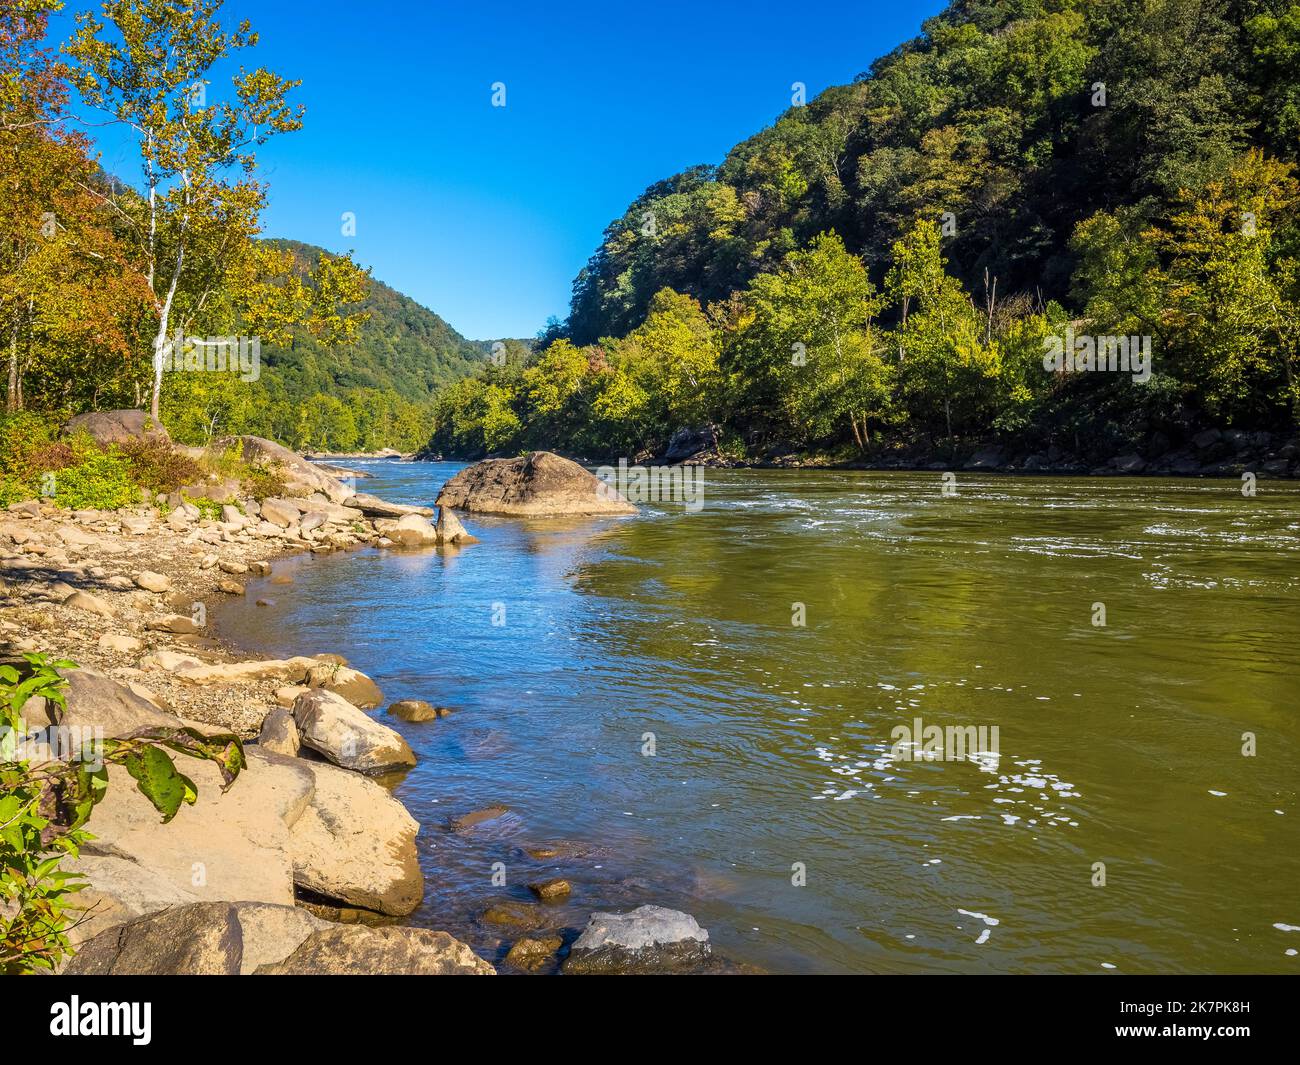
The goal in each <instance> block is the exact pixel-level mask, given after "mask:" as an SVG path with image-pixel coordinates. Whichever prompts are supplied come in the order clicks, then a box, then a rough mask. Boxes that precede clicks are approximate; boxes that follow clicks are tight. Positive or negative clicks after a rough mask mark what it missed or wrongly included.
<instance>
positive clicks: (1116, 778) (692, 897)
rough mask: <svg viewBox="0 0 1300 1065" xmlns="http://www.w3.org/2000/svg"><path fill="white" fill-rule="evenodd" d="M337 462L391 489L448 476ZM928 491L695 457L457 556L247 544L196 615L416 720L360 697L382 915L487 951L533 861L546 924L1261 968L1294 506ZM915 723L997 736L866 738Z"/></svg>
mask: <svg viewBox="0 0 1300 1065" xmlns="http://www.w3.org/2000/svg"><path fill="white" fill-rule="evenodd" d="M362 468H364V469H366V470H367V472H369V473H370V474H371V475H372V476H371V478H370V479H368V480H366V481H365V482H364V484H365V490H367V491H372V492H374V493H376V494H378V495H381V496H384V497H386V498H390V499H394V500H398V501H403V502H412V503H425V504H429V503H432V501H433V498H434V497H435V495H436V494H437V490H438V488H439V487H440V486H441V484H442V483H443V482H444V481H445V480H446V479H447V478H448V477H450V476H451V475H452V474H453V473H454V472H456V470H458V469H460V468H461V466H460V464H456V463H400V462H371V463H366V464H363V467H362ZM947 487H948V492H947V493H946V492H945V483H944V480H943V478H942V477H941V475H940V474H938V473H875V472H858V471H803V470H780V471H775V470H774V471H762V470H735V471H712V470H711V471H708V473H707V475H706V481H705V494H704V500H705V504H704V506H703V508H702V509H699V510H698V511H697V512H692V511H693V510H694V508H688V507H684V506H682V505H680V504H674V503H664V504H655V505H648V506H645V507H643V508H642V513H641V514H640V515H639V516H638V517H635V518H622V519H602V520H568V521H558V520H551V521H547V522H531V523H529V522H522V521H518V520H513V519H501V518H488V517H478V516H473V515H471V516H467V517H466V524H467V525H468V527H469V528H470V531H472V532H474V533H475V534H476V535H478V536H479V537H480V538H481V541H482V542H481V543H479V544H476V545H472V546H469V547H466V548H464V549H461V550H455V549H452V550H446V551H444V550H434V549H429V550H423V551H388V552H384V551H378V550H369V549H367V550H362V551H358V552H351V553H339V554H334V555H328V556H321V557H307V556H303V557H300V558H295V559H289V560H285V561H284V562H280V563H277V566H276V572H277V573H289V574H291V575H292V576H293V577H294V583H293V584H292V585H287V586H284V585H271V584H269V583H268V582H267V581H266V580H264V579H263V580H258V581H253V582H250V584H249V592H248V596H247V598H246V599H245V600H242V601H240V602H237V603H234V604H232V605H229V606H223V607H222V608H221V611H220V614H219V617H218V625H219V628H220V630H221V632H222V634H223V635H224V636H225V637H226V638H228V639H230V640H232V641H234V642H235V643H237V644H241V645H244V646H246V647H248V648H250V649H256V650H259V651H274V652H279V653H283V654H293V653H315V652H322V651H337V652H339V653H342V654H344V655H346V656H347V658H348V659H349V661H350V662H351V664H352V665H354V666H356V667H357V668H359V669H361V670H363V671H365V672H366V673H369V674H370V675H372V676H373V677H375V678H376V680H378V681H379V683H380V685H381V686H382V687H383V689H384V693H385V696H386V698H387V699H389V700H392V699H397V698H421V699H427V700H429V701H430V702H433V703H439V704H445V705H448V706H450V707H451V708H452V709H453V713H452V715H451V716H450V717H447V718H445V719H443V720H439V721H437V722H434V723H429V724H405V723H402V722H393V721H392V719H391V718H388V717H387V715H383V713H382V711H379V712H378V713H380V714H381V716H382V717H383V719H384V720H386V721H389V722H391V723H393V724H395V726H396V727H397V728H398V729H399V730H400V731H401V732H402V733H403V734H404V735H405V736H406V738H407V739H408V741H409V742H410V743H411V746H412V747H413V748H414V750H415V751H416V753H417V755H418V756H419V758H420V764H419V765H418V766H417V767H416V768H415V769H414V770H412V771H411V772H410V773H409V774H408V775H407V776H406V777H405V779H404V780H402V781H401V782H400V783H398V784H397V785H396V794H397V795H398V797H399V798H401V799H402V801H403V802H404V803H406V805H407V806H408V807H409V808H410V810H411V812H412V813H413V814H414V816H415V817H416V818H417V819H418V820H419V821H420V822H421V824H422V825H423V829H422V832H421V837H420V841H419V847H420V853H421V859H422V862H423V864H424V866H425V871H426V875H427V878H428V884H427V888H426V897H425V903H424V906H423V907H422V909H421V910H420V911H418V912H417V914H416V915H415V916H414V918H413V921H414V923H416V924H420V925H426V926H430V927H438V928H445V929H447V930H448V931H450V932H452V933H453V934H455V935H458V936H460V937H462V938H465V939H466V940H467V941H468V942H470V943H471V945H473V946H475V948H476V949H478V950H479V951H480V952H481V953H483V954H484V956H486V957H488V958H489V960H492V961H498V960H499V959H500V957H501V954H502V953H503V952H504V950H505V949H506V948H507V947H508V946H509V943H510V941H511V938H512V937H510V936H508V935H507V936H504V937H503V936H502V935H501V933H500V932H499V930H494V929H492V928H491V927H488V926H483V925H481V924H480V923H479V922H478V920H477V917H478V915H479V913H480V912H481V911H482V910H483V909H484V908H485V907H487V906H489V905H491V904H492V903H493V902H495V901H498V900H500V899H503V898H516V899H520V900H523V899H528V898H529V894H528V891H527V887H526V885H527V883H529V882H530V881H534V880H538V879H545V878H546V877H548V876H555V875H559V876H564V877H565V878H566V879H568V880H569V881H570V882H571V883H572V884H573V894H572V895H571V896H570V898H569V900H568V901H567V902H565V903H562V904H559V905H557V906H549V905H548V910H549V911H550V912H551V913H553V914H554V918H553V923H554V924H556V925H557V926H565V927H568V928H571V929H576V928H581V927H582V925H583V924H585V922H586V917H587V915H588V914H589V913H590V912H591V911H592V910H593V909H599V908H611V907H618V908H622V907H627V906H633V905H638V904H640V903H643V902H653V903H658V904H661V905H667V906H672V907H675V908H679V909H685V910H687V911H689V912H691V913H693V914H694V915H695V916H696V917H697V918H698V919H699V921H700V922H701V924H703V925H704V926H705V927H706V928H708V929H709V930H710V932H711V937H712V941H713V943H714V945H715V949H716V950H717V951H719V952H720V953H722V954H725V955H726V956H727V957H729V958H732V959H734V960H736V961H737V962H740V963H743V964H745V965H751V966H755V967H757V968H760V969H763V970H767V971H777V972H958V973H961V972H967V973H969V972H975V973H984V972H1009V973H1038V972H1070V973H1090V972H1091V973H1101V972H1119V973H1123V972H1127V973H1154V972H1176V973H1183V972H1296V971H1300V957H1298V956H1297V954H1296V951H1297V950H1300V831H1298V825H1300V808H1298V807H1297V803H1296V788H1297V778H1298V774H1297V767H1298V766H1300V683H1298V681H1300V573H1298V572H1297V559H1300V489H1298V488H1297V486H1295V485H1292V484H1286V483H1278V482H1260V484H1259V489H1258V494H1257V495H1255V496H1254V497H1247V496H1244V495H1243V494H1242V492H1241V488H1240V484H1239V483H1238V482H1232V481H1174V480H1168V481H1156V480H1146V479H1127V478H1114V479H1096V478H1094V479H1054V478H1014V479H1013V478H1006V477H996V476H984V475H974V474H961V475H959V476H958V478H957V480H956V483H955V484H952V485H949V486H947ZM954 493H955V494H954ZM259 597H264V598H267V599H270V600H272V603H271V605H269V606H264V607H258V606H256V605H255V600H256V599H257V598H259ZM1103 615H1104V617H1103ZM1103 621H1104V624H1101V622H1103ZM918 718H919V719H920V720H921V724H922V727H923V728H924V727H928V726H931V725H938V726H944V727H946V726H957V727H959V728H962V729H965V728H967V727H969V726H974V727H976V728H978V727H980V726H983V727H985V729H986V732H985V736H986V737H989V736H995V738H996V741H997V751H996V753H987V754H982V755H978V756H975V757H971V756H970V755H969V753H967V754H966V755H965V756H960V752H959V756H958V757H948V758H936V759H934V760H926V759H924V758H923V757H919V756H918V757H913V758H911V759H910V760H909V759H907V758H904V757H902V755H903V754H906V753H907V751H908V748H906V747H896V746H895V742H896V739H897V738H898V737H899V736H900V735H903V734H902V733H899V732H897V731H896V730H898V729H901V728H904V727H906V728H910V729H915V723H916V720H917V719H918ZM994 728H996V733H994V732H993V731H992V730H993V729H994ZM917 738H918V739H919V738H920V737H917ZM990 745H991V744H990ZM1252 752H1253V753H1252ZM949 753H950V754H951V752H949ZM492 803H504V804H506V805H508V806H509V807H510V813H509V814H507V815H506V816H504V817H502V818H500V819H498V820H496V821H494V822H490V823H488V824H485V825H483V826H480V827H479V828H478V829H477V830H475V831H472V832H469V833H466V834H463V835H457V834H453V833H449V832H447V831H444V830H443V827H442V826H443V824H444V823H445V821H446V819H447V818H449V817H451V816H454V815H456V814H461V813H465V812H467V811H469V810H473V809H476V808H478V807H483V806H486V805H489V804H492ZM555 840H561V841H566V843H568V844H571V845H573V846H570V847H569V848H567V850H568V851H572V852H573V854H572V855H571V856H567V857H560V858H556V859H554V860H550V861H535V860H533V859H531V858H529V857H527V855H526V854H525V853H524V852H523V850H522V848H524V847H526V846H532V845H534V844H538V843H542V842H546V841H555ZM496 863H500V864H496ZM494 872H495V874H496V875H495V880H496V881H497V882H494ZM502 876H504V878H505V881H506V883H505V885H504V886H501V885H500V883H499V881H500V879H501V877H502ZM1279 926H1281V927H1279Z"/></svg>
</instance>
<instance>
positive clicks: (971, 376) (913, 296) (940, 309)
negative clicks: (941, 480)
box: [885, 220, 998, 439]
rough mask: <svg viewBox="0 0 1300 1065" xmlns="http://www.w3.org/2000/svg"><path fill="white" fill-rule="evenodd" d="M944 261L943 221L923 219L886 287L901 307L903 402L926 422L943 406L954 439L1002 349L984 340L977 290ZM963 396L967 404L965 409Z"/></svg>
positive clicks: (904, 243)
mask: <svg viewBox="0 0 1300 1065" xmlns="http://www.w3.org/2000/svg"><path fill="white" fill-rule="evenodd" d="M944 267H945V260H944V258H943V255H942V253H941V252H940V250H939V226H938V225H937V224H936V223H935V222H933V221H926V220H921V221H918V222H917V223H916V225H914V226H913V227H912V229H911V230H910V231H909V232H908V233H907V235H906V236H904V237H903V239H902V240H900V241H897V242H896V243H895V244H894V247H893V266H892V267H891V268H890V271H889V274H888V276H887V277H886V279H885V289H886V291H887V292H888V294H889V298H890V302H891V303H892V304H893V305H894V306H895V307H897V308H898V310H899V317H900V322H899V325H898V328H897V329H896V330H895V331H894V337H895V341H896V350H897V355H898V377H899V385H900V389H901V394H902V401H903V404H904V406H905V408H906V409H907V412H908V413H909V414H910V415H913V416H914V417H916V418H917V420H918V421H920V422H921V423H922V424H932V423H933V421H934V419H935V418H936V416H937V415H938V414H940V413H941V414H942V415H943V421H944V428H945V430H946V433H947V436H948V437H949V438H950V439H951V438H952V436H953V429H954V424H955V422H956V421H957V420H958V418H959V417H960V416H961V415H962V414H963V413H969V412H973V411H974V410H977V409H979V407H981V406H982V405H983V403H984V401H985V400H986V399H987V395H988V390H987V385H988V384H989V383H991V382H993V381H994V380H995V379H996V377H997V375H998V364H997V352H996V349H995V348H994V347H993V345H991V344H985V343H982V342H981V340H980V334H981V332H984V333H985V335H986V337H987V330H985V329H982V328H981V322H980V320H979V317H978V315H977V314H976V312H975V308H974V306H973V305H972V303H971V301H970V297H969V296H968V295H967V294H966V292H965V291H964V290H963V289H962V286H961V282H960V281H958V280H957V279H956V278H955V277H952V276H950V275H949V274H948V273H947V271H946V270H945V269H944ZM963 403H964V404H965V405H966V408H967V409H966V411H963V410H961V409H959V408H958V405H959V404H963Z"/></svg>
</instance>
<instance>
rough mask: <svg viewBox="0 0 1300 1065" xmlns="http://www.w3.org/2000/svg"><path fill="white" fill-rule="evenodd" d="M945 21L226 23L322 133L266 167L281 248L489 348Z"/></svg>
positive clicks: (342, 8)
mask: <svg viewBox="0 0 1300 1065" xmlns="http://www.w3.org/2000/svg"><path fill="white" fill-rule="evenodd" d="M86 6H87V4H86V3H84V2H77V0H72V2H70V3H69V4H68V9H69V10H75V9H80V8H84V7H86ZM944 6H945V5H944V3H943V0H926V2H915V0H897V2H894V3H874V2H867V0H859V2H856V3H855V2H847V3H842V2H838V0H830V2H826V3H820V4H800V3H791V2H789V0H786V2H768V0H757V2H753V3H743V2H731V0H727V2H718V3H708V2H700V0H697V2H693V3H688V2H681V0H663V2H658V3H656V4H654V5H648V4H647V5H632V4H624V3H620V2H617V0H608V2H606V3H590V2H585V0H584V2H569V0H552V2H547V3H531V4H526V3H514V2H510V0H470V2H468V3H465V2H459V3H445V2H426V3H421V2H417V0H372V2H369V3H357V2H355V0H352V2H345V0H258V2H254V0H226V4H225V8H224V17H225V18H227V19H229V20H231V21H232V22H233V21H236V20H238V19H240V18H248V19H249V20H251V21H252V23H253V28H254V29H255V30H256V31H257V32H258V33H259V34H260V35H261V43H260V44H259V45H258V47H257V48H256V49H253V50H252V51H251V52H250V53H247V55H248V56H250V57H251V58H245V59H243V60H242V61H243V62H245V63H247V64H248V65H250V66H251V65H264V66H267V67H269V68H270V69H272V70H274V71H276V72H277V73H279V74H281V75H283V76H286V77H292V78H301V79H302V82H303V84H302V86H301V87H300V88H299V89H298V90H296V94H295V97H296V99H297V100H298V101H299V102H301V103H303V104H305V105H306V107H307V115H306V125H305V127H304V128H303V130H302V131H300V132H298V133H293V134H289V135H286V136H283V137H280V138H277V139H275V140H273V141H271V142H270V143H268V144H267V145H266V146H265V147H264V148H262V149H261V151H260V153H259V161H260V164H261V166H260V169H261V174H262V176H263V178H264V179H266V180H267V181H269V183H270V206H269V209H268V210H267V212H266V214H265V216H264V231H265V233H266V234H267V235H268V236H277V237H292V238H295V239H298V240H303V241H307V242H309V243H312V244H319V245H322V246H324V247H326V248H328V249H330V250H332V251H336V252H341V251H346V250H348V249H352V250H354V251H355V253H356V258H357V260H358V261H359V262H360V263H362V264H363V265H366V266H370V267H372V268H373V270H374V275H375V277H377V278H379V279H380V280H382V281H385V282H387V283H388V284H390V285H392V286H393V287H394V288H397V289H398V290H400V291H402V292H405V293H406V294H407V295H409V296H411V297H413V298H414V299H416V300H417V301H419V302H420V303H422V304H424V305H425V306H427V307H429V308H431V309H432V310H434V311H436V312H437V313H438V314H440V315H442V317H444V318H445V319H446V320H447V321H448V322H450V323H451V325H452V326H453V327H454V328H456V329H457V330H459V331H460V332H461V333H463V334H464V335H466V336H468V337H470V338H471V339H493V338H498V337H506V336H524V337H529V336H532V335H534V334H535V333H536V332H537V331H538V330H539V329H541V328H542V327H543V326H544V325H545V322H546V319H547V317H548V316H549V315H556V316H557V317H560V318H563V317H564V315H565V314H566V313H567V309H568V301H569V291H570V285H571V283H572V281H573V278H574V276H575V275H576V274H577V272H578V270H579V269H580V268H581V267H582V265H583V264H584V263H585V262H586V260H587V258H588V256H589V255H590V254H591V253H592V252H593V251H594V250H595V248H596V246H597V244H598V242H599V240H600V235H601V232H602V231H603V229H604V228H605V226H606V225H607V224H608V223H609V221H610V220H611V219H612V218H614V217H616V216H618V215H621V214H622V213H623V211H624V209H625V208H626V207H627V205H628V203H629V202H630V201H631V200H632V199H633V198H634V197H636V196H637V195H638V194H639V193H640V192H642V191H643V190H644V189H645V187H646V186H647V185H649V184H651V183H652V182H654V181H657V180H660V179H662V178H665V177H668V176H670V175H671V174H674V173H676V172H678V171H680V170H682V169H684V168H685V167H688V166H692V165H694V164H697V163H717V162H720V161H721V160H722V158H723V156H724V155H725V154H726V152H727V150H728V149H729V148H730V147H731V146H732V145H733V144H734V143H736V142H737V141H738V140H741V139H743V138H744V137H746V136H748V135H749V134H751V133H753V132H756V131H757V130H759V129H761V128H763V127H764V126H767V125H770V124H771V123H772V122H773V121H774V120H775V118H776V117H777V116H778V115H779V114H780V113H781V112H782V111H783V110H784V109H785V108H786V107H788V106H789V103H790V86H791V83H792V82H795V81H802V82H804V83H805V84H806V85H807V87H808V96H809V98H810V99H811V98H812V97H813V96H814V95H816V93H818V92H820V91H821V90H822V89H824V88H826V87H827V86H829V85H835V84H840V83H842V82H846V81H850V80H852V78H853V77H854V76H855V75H856V74H858V73H860V72H861V71H863V70H865V69H866V68H867V67H868V66H869V65H870V63H871V61H872V60H873V59H875V58H876V57H878V56H880V55H883V54H884V53H886V52H888V51H890V50H891V49H893V48H894V47H895V46H896V45H898V44H899V43H901V42H902V41H904V40H906V39H907V38H909V37H912V36H914V35H915V34H916V33H917V31H918V30H919V28H920V24H921V22H922V20H923V19H925V18H927V17H929V16H930V15H933V14H935V13H937V12H938V11H939V10H941V9H942V8H943V7H944ZM70 23H71V19H70V17H69V15H68V13H67V12H65V13H64V14H63V15H62V16H60V17H59V18H58V20H57V22H56V25H55V26H54V27H52V28H53V30H54V32H55V34H63V35H66V33H67V32H68V31H69V28H70ZM498 81H499V82H503V83H504V84H505V86H506V106H505V107H503V108H501V107H493V106H492V105H491V97H492V88H491V86H492V84H493V83H494V82H498ZM217 91H219V86H213V87H212V88H210V89H209V93H212V92H217ZM97 136H98V139H99V142H100V147H101V149H102V151H103V156H104V163H105V165H106V166H107V167H108V168H109V169H110V170H113V171H115V172H116V173H118V174H119V176H121V177H122V178H124V179H127V180H135V179H136V178H137V177H138V174H137V167H138V164H137V162H136V157H135V156H134V155H132V154H131V153H130V152H129V151H124V146H123V142H121V141H120V140H118V139H117V138H116V137H115V136H114V135H113V134H112V132H111V131H102V130H101V131H97ZM345 211H351V212H354V213H355V215H356V235H355V236H354V237H344V236H343V235H342V234H341V232H340V227H341V221H340V218H341V216H342V214H343V213H344V212H345Z"/></svg>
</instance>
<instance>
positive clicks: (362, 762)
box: [293, 688, 415, 774]
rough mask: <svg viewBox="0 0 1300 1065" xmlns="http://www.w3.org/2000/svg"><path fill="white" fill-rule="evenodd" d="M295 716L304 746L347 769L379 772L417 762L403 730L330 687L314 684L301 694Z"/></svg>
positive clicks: (296, 701) (405, 766)
mask: <svg viewBox="0 0 1300 1065" xmlns="http://www.w3.org/2000/svg"><path fill="white" fill-rule="evenodd" d="M293 719H294V721H295V722H297V725H298V734H299V736H300V737H301V739H302V743H303V746H304V747H310V748H311V749H312V750H313V751H316V752H318V753H320V754H323V755H324V756H325V757H326V758H328V759H329V760H330V761H331V762H333V763H334V764H335V765H339V766H342V767H343V768H344V769H355V770H357V771H358V772H360V773H372V774H378V773H390V772H392V771H394V770H397V769H407V768H409V767H410V766H413V765H415V754H414V752H413V751H412V750H411V748H410V746H409V745H408V744H407V742H406V740H404V739H402V737H401V735H400V734H399V733H397V732H394V731H393V730H392V729H390V728H389V727H388V726H387V725H382V724H380V723H379V722H378V721H375V720H373V719H371V718H369V717H367V716H366V715H365V714H363V713H362V712H361V711H360V710H358V709H357V708H356V707H355V706H353V705H352V704H351V703H350V702H348V701H347V700H346V699H344V698H343V697H342V696H341V695H338V694H337V693H335V692H332V691H329V690H328V689H325V688H312V689H311V690H309V691H306V692H304V693H303V694H302V695H300V696H298V698H297V699H295V700H294V703H293Z"/></svg>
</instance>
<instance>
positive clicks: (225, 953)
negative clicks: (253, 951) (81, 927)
mask: <svg viewBox="0 0 1300 1065" xmlns="http://www.w3.org/2000/svg"><path fill="white" fill-rule="evenodd" d="M243 956H244V940H243V933H242V930H241V929H240V926H239V916H238V914H237V913H236V910H235V907H233V906H231V905H230V904H229V903H219V902H199V903H194V904H192V905H189V906H177V907H175V908H173V909H169V910H162V911H160V912H159V913H155V914H150V915H149V916H147V917H137V918H136V919H135V920H133V921H128V922H127V923H126V924H120V925H117V926H115V927H113V928H110V929H108V930H107V931H104V932H101V933H100V934H99V935H97V936H95V937H94V938H93V939H90V940H87V941H86V942H85V943H83V944H82V945H81V949H80V950H78V951H77V953H76V954H75V955H74V956H73V958H72V960H71V961H70V962H68V964H67V966H66V967H65V968H64V970H63V971H64V972H65V973H71V974H73V975H76V976H178V975H183V976H234V975H236V974H238V972H239V967H240V963H241V962H242V960H243Z"/></svg>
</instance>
